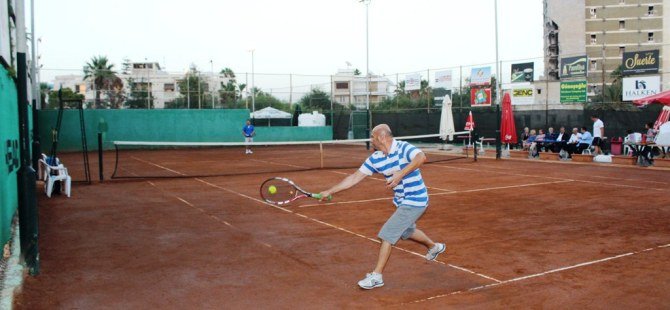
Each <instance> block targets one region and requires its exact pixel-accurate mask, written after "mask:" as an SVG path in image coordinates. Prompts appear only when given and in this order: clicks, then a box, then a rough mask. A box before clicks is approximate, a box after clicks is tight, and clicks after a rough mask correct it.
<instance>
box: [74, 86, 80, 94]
mask: <svg viewBox="0 0 670 310" xmlns="http://www.w3.org/2000/svg"><path fill="white" fill-rule="evenodd" d="M74 92H75V93H78V94H79V93H81V85H79V84H77V85H75V86H74Z"/></svg>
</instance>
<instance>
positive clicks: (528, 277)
mask: <svg viewBox="0 0 670 310" xmlns="http://www.w3.org/2000/svg"><path fill="white" fill-rule="evenodd" d="M667 247H670V243H669V244H664V245H659V246H655V247H651V248H647V249H644V250H640V251H633V252H628V253H623V254H619V255H615V256H610V257H605V258H602V259H597V260H592V261H588V262H583V263H579V264H575V265H571V266H566V267H560V268H555V269H551V270H548V271H544V272H540V273H535V274H531V275H527V276H521V277H517V278H512V279H509V280H505V281H501V282H498V283H491V284H486V285H480V286H477V287H473V288H469V289H465V290H460V291H455V292H450V293H446V294H441V295H436V296H432V297H428V298H423V299H417V300H414V301H411V302H408V303H407V304H414V303H421V302H425V301H429V300H433V299H438V298H443V297H447V296H452V295H456V294H462V293H466V292H474V291H479V290H482V289H486V288H490V287H496V286H500V285H504V284H508V283H513V282H518V281H523V280H527V279H532V278H537V277H542V276H546V275H548V274H552V273H557V272H561V271H565V270H570V269H575V268H580V267H584V266H589V265H594V264H599V263H603V262H607V261H610V260H615V259H619V258H622V257H628V256H633V255H636V254H640V253H644V252H651V251H654V250H658V249H662V248H667Z"/></svg>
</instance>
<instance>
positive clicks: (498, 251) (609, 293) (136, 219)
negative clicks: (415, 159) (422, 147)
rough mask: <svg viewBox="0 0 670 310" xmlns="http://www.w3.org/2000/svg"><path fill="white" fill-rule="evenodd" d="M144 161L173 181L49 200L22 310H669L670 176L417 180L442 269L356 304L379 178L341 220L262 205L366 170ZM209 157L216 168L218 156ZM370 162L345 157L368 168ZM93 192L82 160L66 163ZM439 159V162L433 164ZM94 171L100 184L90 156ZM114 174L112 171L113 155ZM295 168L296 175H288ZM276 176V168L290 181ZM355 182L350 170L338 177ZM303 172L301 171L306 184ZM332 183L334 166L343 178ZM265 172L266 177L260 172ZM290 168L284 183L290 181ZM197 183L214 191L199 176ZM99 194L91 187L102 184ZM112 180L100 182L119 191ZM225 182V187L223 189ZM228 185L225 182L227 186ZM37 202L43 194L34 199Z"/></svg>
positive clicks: (458, 165) (279, 162)
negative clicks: (263, 189)
mask: <svg viewBox="0 0 670 310" xmlns="http://www.w3.org/2000/svg"><path fill="white" fill-rule="evenodd" d="M202 152H204V153H205V154H206V155H208V156H207V157H209V158H208V159H207V160H198V159H196V158H191V157H190V155H189V153H187V152H183V151H178V150H174V151H169V150H157V151H134V152H132V153H131V154H130V155H131V157H135V158H136V159H134V160H133V159H132V158H130V160H129V161H125V162H124V165H123V166H122V167H120V169H125V170H123V171H120V172H123V173H125V174H126V175H132V174H133V173H136V174H139V173H146V172H152V173H156V174H161V173H162V176H174V177H173V178H150V179H131V178H128V179H115V180H106V181H105V182H104V183H99V182H97V181H96V182H93V184H92V185H82V184H75V185H74V187H73V194H72V197H71V198H66V197H64V196H63V195H61V196H56V197H55V198H51V199H48V198H46V196H44V195H42V194H41V193H40V196H39V205H40V234H41V235H40V248H41V254H40V259H41V263H42V273H41V275H39V276H37V277H34V278H33V277H28V278H27V279H26V282H25V284H24V287H23V292H22V293H21V294H20V295H19V296H18V297H17V300H16V302H15V304H16V306H17V307H18V308H22V309H40V308H67V309H75V308H76V309H88V308H227V309H237V308H293V307H298V308H351V307H355V308H382V307H384V308H401V307H402V308H406V307H409V308H429V307H430V308H447V307H453V308H456V307H458V308H510V307H525V308H527V307H531V308H543V307H544V308H665V307H667V305H668V304H669V303H670V265H669V264H668V263H667V262H668V260H669V259H670V194H669V193H668V190H667V189H668V185H670V180H669V179H668V176H669V175H670V170H663V169H656V168H654V169H649V168H637V167H622V166H614V165H597V164H577V163H562V162H561V163H544V162H539V161H527V160H518V161H517V160H502V161H501V160H499V161H496V160H493V159H483V158H480V159H479V161H477V162H474V161H472V159H471V158H462V159H457V160H451V161H443V162H434V163H429V164H426V165H424V166H423V167H422V174H423V176H424V178H425V181H426V184H427V185H428V186H429V193H430V206H429V208H428V211H427V212H426V213H425V214H424V216H423V217H422V218H421V219H420V220H419V222H418V225H419V227H421V228H422V229H423V230H424V231H426V232H427V233H428V234H429V235H430V236H431V238H433V239H435V241H440V242H445V243H446V244H447V252H446V253H444V254H442V255H440V256H439V257H438V260H437V261H426V260H425V259H424V258H423V255H424V254H425V252H426V249H425V248H423V247H421V246H419V245H418V244H415V243H413V242H410V241H400V242H399V243H398V244H397V247H396V249H395V250H394V251H393V253H392V255H391V259H390V261H389V264H388V265H387V269H386V270H385V272H384V280H385V286H384V287H381V288H376V289H374V290H371V291H364V290H361V289H360V288H358V286H357V285H356V282H357V281H358V280H360V279H362V278H363V277H364V276H365V273H366V272H369V271H370V270H371V269H372V268H373V267H374V263H375V262H376V259H377V254H378V247H379V243H378V241H377V239H376V234H377V232H378V230H379V228H380V227H381V226H382V224H383V223H384V222H385V220H386V219H387V217H388V216H389V215H390V214H391V213H392V212H393V211H394V208H393V206H392V204H391V192H390V190H388V189H386V188H385V187H384V183H383V182H382V181H381V178H380V177H374V178H367V179H366V180H364V181H363V182H362V183H361V184H360V186H358V187H357V188H355V189H352V190H349V191H347V192H343V193H339V194H338V195H336V197H335V198H334V200H333V201H332V202H330V203H315V202H314V201H309V200H301V201H300V202H298V203H297V204H295V205H291V206H288V207H285V208H279V207H274V206H271V205H268V204H266V203H264V202H263V201H262V200H261V198H260V196H259V193H258V187H259V185H260V184H261V183H262V182H263V181H264V180H265V179H267V178H269V177H274V176H284V177H287V178H290V179H292V180H294V181H295V182H296V183H297V184H299V185H301V186H303V187H305V188H306V189H307V190H311V191H319V190H322V189H325V188H327V187H329V186H331V185H332V184H334V183H335V182H338V181H339V180H340V179H341V178H343V177H344V176H345V175H346V174H348V173H351V172H353V171H354V170H355V168H344V169H335V168H327V169H323V170H318V169H317V170H306V171H299V170H300V169H299V167H303V166H312V165H313V164H314V163H311V161H314V160H316V159H315V158H301V157H300V156H293V155H291V156H287V155H286V152H285V151H274V150H270V149H257V150H255V154H253V155H252V156H246V157H245V156H243V155H244V154H242V153H243V151H242V152H239V154H227V153H225V152H224V153H220V154H219V153H216V152H217V151H216V150H203V151H201V153H202ZM209 155H211V156H209ZM365 155H366V154H365V152H364V151H358V152H356V153H355V154H351V153H342V154H335V155H334V156H333V158H331V160H333V159H334V160H337V158H344V157H347V160H356V161H357V160H359V159H360V160H362V158H364V157H365ZM60 156H61V158H62V160H63V161H64V162H66V163H69V166H70V167H71V168H70V169H71V173H72V174H73V175H75V176H77V175H78V174H79V175H81V168H80V166H81V164H80V163H81V159H80V158H81V154H62V155H60ZM428 156H429V158H430V157H431V156H438V155H434V154H432V152H429V154H428ZM91 160H92V161H91V163H92V166H91V167H93V168H94V167H97V162H96V158H95V157H94V156H92V157H91ZM105 161H106V162H105V163H106V165H105V167H106V168H105V169H110V168H108V167H113V165H114V155H113V153H112V152H109V153H106V158H105ZM287 165H288V166H287ZM291 165H292V166H293V167H292V168H295V169H294V170H295V171H289V170H290V169H286V170H285V171H281V170H279V171H281V172H278V171H270V170H263V169H265V168H266V167H270V166H274V167H291ZM343 165H344V164H343ZM296 166H298V167H296ZM333 166H335V165H333ZM255 168H256V169H260V170H258V171H261V172H258V173H248V174H245V172H253V171H254V169H255ZM278 169H279V168H278ZM198 172H208V173H211V174H212V175H214V176H207V177H204V176H200V177H187V176H185V175H196V174H199V173H198ZM92 174H93V176H94V179H97V170H96V169H93V173H92ZM110 174H111V171H110V170H106V177H107V178H109V175H110ZM216 174H220V175H218V176H217V175H216ZM226 174H230V175H226ZM38 185H40V184H38Z"/></svg>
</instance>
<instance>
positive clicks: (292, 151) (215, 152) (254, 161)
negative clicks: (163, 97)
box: [112, 132, 476, 179]
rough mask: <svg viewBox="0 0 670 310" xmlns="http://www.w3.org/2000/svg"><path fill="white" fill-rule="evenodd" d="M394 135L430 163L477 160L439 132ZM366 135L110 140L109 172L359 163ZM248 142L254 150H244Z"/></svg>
mask: <svg viewBox="0 0 670 310" xmlns="http://www.w3.org/2000/svg"><path fill="white" fill-rule="evenodd" d="M467 134H468V132H458V133H455V135H467ZM395 138H396V139H397V140H402V141H407V142H409V143H411V144H413V145H415V146H417V147H419V148H420V149H421V150H423V151H424V153H426V155H427V162H429V163H431V162H441V161H453V160H463V161H472V160H476V151H475V152H473V151H472V150H469V151H468V150H467V149H465V150H464V149H462V148H460V147H449V146H448V145H446V144H445V143H444V141H443V140H441V139H440V135H439V134H430V135H419V136H404V137H395ZM369 141H370V140H369V139H355V140H332V141H294V142H253V143H238V142H151V141H113V143H114V147H115V149H116V160H115V165H114V173H113V175H112V178H113V179H115V178H192V177H209V176H227V175H245V174H264V173H278V172H291V171H305V170H317V169H349V168H358V167H360V165H361V164H362V163H363V161H364V160H365V159H366V158H367V157H368V156H369V155H370V154H371V153H372V151H373V150H372V149H368V148H367V143H368V142H369ZM452 146H453V145H452ZM247 148H250V149H251V151H252V152H253V153H251V154H247V152H246V149H247Z"/></svg>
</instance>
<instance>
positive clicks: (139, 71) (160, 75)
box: [53, 62, 229, 109]
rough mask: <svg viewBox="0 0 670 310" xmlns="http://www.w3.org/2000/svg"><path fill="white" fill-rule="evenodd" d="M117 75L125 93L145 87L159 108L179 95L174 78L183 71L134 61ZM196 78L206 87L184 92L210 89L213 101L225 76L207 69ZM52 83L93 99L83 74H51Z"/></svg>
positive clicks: (90, 83) (196, 93)
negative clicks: (165, 69)
mask: <svg viewBox="0 0 670 310" xmlns="http://www.w3.org/2000/svg"><path fill="white" fill-rule="evenodd" d="M117 76H118V77H119V78H120V79H121V80H122V81H123V88H124V90H125V92H126V94H129V93H130V91H131V90H133V89H140V90H147V89H149V90H150V91H151V95H152V97H153V103H154V108H156V109H162V108H164V107H165V102H169V101H173V100H175V99H176V98H178V97H180V96H182V94H181V92H180V89H179V83H178V81H179V80H183V79H184V78H185V76H186V72H184V73H169V72H166V71H163V70H161V67H160V64H159V63H157V62H138V63H132V67H131V69H130V74H123V73H117ZM200 78H201V79H202V81H203V82H204V83H206V84H207V86H208V87H207V89H188V90H184V92H187V93H188V94H189V95H190V96H192V97H191V98H196V97H197V96H199V95H205V94H210V93H213V94H214V100H215V101H216V100H217V99H218V96H219V90H220V89H221V83H224V84H225V83H227V82H228V80H229V79H228V78H226V77H224V76H222V75H219V74H212V73H211V72H210V73H207V72H200ZM130 80H132V82H133V85H128V82H129V81H130ZM53 85H54V89H58V88H60V87H61V86H62V87H63V88H70V89H72V90H73V91H74V92H75V93H78V94H82V95H84V98H85V101H93V100H95V85H93V81H91V80H86V81H84V76H83V75H77V74H69V75H59V76H56V77H55V78H54V83H53ZM103 97H104V96H103ZM192 100H193V99H192ZM193 102H195V100H193Z"/></svg>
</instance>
